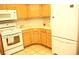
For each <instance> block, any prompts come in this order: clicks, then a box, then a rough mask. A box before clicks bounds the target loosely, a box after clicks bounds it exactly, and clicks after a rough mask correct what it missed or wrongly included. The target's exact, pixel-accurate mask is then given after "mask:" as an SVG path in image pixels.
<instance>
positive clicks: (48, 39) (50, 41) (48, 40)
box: [46, 30, 52, 48]
mask: <svg viewBox="0 0 79 59" xmlns="http://www.w3.org/2000/svg"><path fill="white" fill-rule="evenodd" d="M46 39H47V46H48V47H49V48H52V39H51V30H46Z"/></svg>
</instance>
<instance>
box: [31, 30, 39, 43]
mask: <svg viewBox="0 0 79 59" xmlns="http://www.w3.org/2000/svg"><path fill="white" fill-rule="evenodd" d="M31 40H32V43H33V44H34V43H40V32H39V29H32V31H31Z"/></svg>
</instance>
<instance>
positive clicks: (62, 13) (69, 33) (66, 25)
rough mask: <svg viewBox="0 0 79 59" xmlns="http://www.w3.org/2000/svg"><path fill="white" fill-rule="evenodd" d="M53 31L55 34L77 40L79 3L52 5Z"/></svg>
mask: <svg viewBox="0 0 79 59" xmlns="http://www.w3.org/2000/svg"><path fill="white" fill-rule="evenodd" d="M51 14H52V17H51V25H52V33H53V35H55V36H59V37H63V38H67V39H71V40H75V41H77V33H78V5H70V4H55V5H52V13H51Z"/></svg>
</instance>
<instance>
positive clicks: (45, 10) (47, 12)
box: [41, 4, 51, 17]
mask: <svg viewBox="0 0 79 59" xmlns="http://www.w3.org/2000/svg"><path fill="white" fill-rule="evenodd" d="M50 16H51V6H50V4H42V5H41V17H50Z"/></svg>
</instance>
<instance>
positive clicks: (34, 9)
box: [28, 4, 41, 18]
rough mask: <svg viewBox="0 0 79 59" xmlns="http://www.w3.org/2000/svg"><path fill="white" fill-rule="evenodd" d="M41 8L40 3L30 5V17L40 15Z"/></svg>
mask: <svg viewBox="0 0 79 59" xmlns="http://www.w3.org/2000/svg"><path fill="white" fill-rule="evenodd" d="M40 8H41V6H40V5H39V4H31V5H28V17H29V18H36V17H40Z"/></svg>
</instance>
